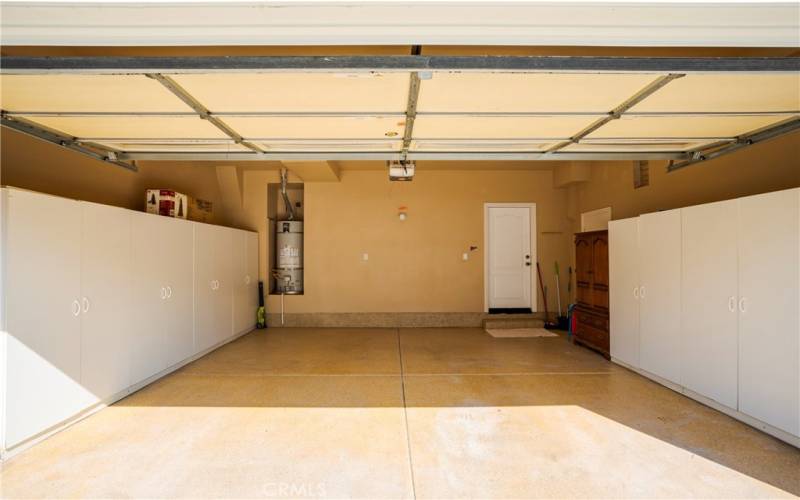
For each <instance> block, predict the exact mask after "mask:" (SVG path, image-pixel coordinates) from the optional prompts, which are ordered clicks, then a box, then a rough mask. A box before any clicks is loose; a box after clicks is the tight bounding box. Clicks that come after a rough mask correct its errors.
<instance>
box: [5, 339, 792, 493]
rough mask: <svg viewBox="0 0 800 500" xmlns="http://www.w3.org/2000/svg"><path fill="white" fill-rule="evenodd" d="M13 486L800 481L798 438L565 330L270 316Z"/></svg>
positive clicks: (417, 486) (486, 489)
mask: <svg viewBox="0 0 800 500" xmlns="http://www.w3.org/2000/svg"><path fill="white" fill-rule="evenodd" d="M0 484H1V486H0V488H1V489H0V493H2V495H3V496H5V497H46V496H50V497H129V496H136V497H240V498H241V497H263V496H267V497H305V498H311V497H338V498H341V497H361V498H399V497H405V498H410V497H414V496H416V497H417V498H453V497H473V498H474V497H504V498H521V497H726V498H732V497H780V496H789V495H788V494H787V493H786V492H791V493H794V494H800V450H798V449H795V448H793V447H791V446H789V445H787V444H784V443H782V442H780V441H778V440H776V439H773V438H771V437H769V436H767V435H765V434H762V433H761V432H759V431H756V430H754V429H752V428H750V427H748V426H746V425H744V424H741V423H739V422H737V421H735V420H733V419H731V418H729V417H727V416H725V415H723V414H721V413H719V412H717V411H715V410H712V409H710V408H707V407H705V406H703V405H701V404H699V403H696V402H694V401H692V400H689V399H687V398H685V397H683V396H681V395H679V394H676V393H674V392H672V391H670V390H668V389H666V388H663V387H661V386H659V385H657V384H655V383H653V382H650V381H648V380H646V379H644V378H642V377H640V376H638V375H636V374H633V373H631V372H629V371H627V370H625V369H623V368H620V367H618V366H615V365H613V364H611V363H608V362H606V361H605V360H604V359H603V358H601V357H600V356H597V355H595V354H593V353H591V352H590V351H587V350H585V349H582V348H578V347H575V346H572V345H570V344H569V343H568V342H567V341H566V340H565V339H564V338H562V337H559V338H523V339H496V338H492V337H490V336H489V335H488V334H486V333H484V332H483V331H482V330H479V329H402V330H396V329H278V328H273V329H269V330H266V331H258V332H254V333H251V334H249V335H247V336H245V337H242V338H241V339H239V340H237V341H236V342H233V343H231V344H229V345H227V346H225V347H223V348H221V349H219V350H217V351H215V352H214V353H212V354H210V355H208V356H206V357H204V358H202V359H200V360H198V361H196V362H194V363H192V364H190V365H188V366H186V367H184V368H183V369H181V370H179V371H178V372H176V373H174V374H172V375H170V376H168V377H166V378H164V379H162V380H160V381H158V382H156V383H155V384H153V385H151V386H149V387H147V388H145V389H143V390H141V391H139V392H138V393H136V394H133V395H131V396H130V397H128V398H126V399H124V400H123V401H120V402H119V403H117V404H116V405H114V406H112V407H110V408H107V409H105V410H103V411H101V412H99V413H97V414H95V415H93V416H91V417H89V418H87V419H86V420H83V421H82V422H80V423H78V424H77V425H75V426H73V427H71V428H69V429H67V430H65V431H64V432H61V433H59V434H57V435H55V436H53V437H51V438H50V439H48V440H46V441H44V442H43V443H41V444H39V445H37V446H35V447H34V448H32V449H30V450H28V451H26V452H23V453H21V454H20V455H18V456H16V457H14V458H12V459H11V460H10V461H8V462H7V463H5V464H4V465H3V468H2V476H0ZM776 487H777V488H781V489H782V490H784V491H781V489H777V488H776Z"/></svg>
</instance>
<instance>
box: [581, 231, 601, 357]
mask: <svg viewBox="0 0 800 500" xmlns="http://www.w3.org/2000/svg"><path fill="white" fill-rule="evenodd" d="M575 299H576V305H575V309H574V313H573V314H575V319H576V328H575V331H574V332H573V336H572V338H573V341H574V342H577V343H579V344H582V345H584V346H586V347H589V348H592V349H594V350H596V351H599V352H601V353H602V354H603V355H604V356H606V357H609V355H610V354H609V349H610V344H609V335H608V332H609V328H608V231H591V232H587V233H578V234H576V235H575Z"/></svg>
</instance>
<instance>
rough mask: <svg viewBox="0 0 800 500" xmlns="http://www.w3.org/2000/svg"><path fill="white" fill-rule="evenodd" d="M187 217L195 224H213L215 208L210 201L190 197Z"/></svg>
mask: <svg viewBox="0 0 800 500" xmlns="http://www.w3.org/2000/svg"><path fill="white" fill-rule="evenodd" d="M188 207H189V208H188V210H187V217H188V218H189V220H193V221H195V222H211V216H212V214H213V212H214V210H213V209H214V207H213V205H212V203H211V202H210V201H207V200H201V199H199V198H193V197H191V196H190V197H189V203H188Z"/></svg>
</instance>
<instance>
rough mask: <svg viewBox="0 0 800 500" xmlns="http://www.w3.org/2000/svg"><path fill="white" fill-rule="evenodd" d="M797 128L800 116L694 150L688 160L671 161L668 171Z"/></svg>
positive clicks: (798, 127) (718, 155) (725, 153)
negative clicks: (732, 139) (731, 139)
mask: <svg viewBox="0 0 800 500" xmlns="http://www.w3.org/2000/svg"><path fill="white" fill-rule="evenodd" d="M796 130H800V118H795V119H791V120H787V121H784V122H781V123H779V124H777V125H773V126H771V127H767V128H764V129H762V130H760V131H757V132H751V133H749V134H745V135H741V136H739V137H737V138H736V140H735V141H733V142H729V143H726V144H724V145H720V144H714V145H711V146H709V147H707V148H705V149H703V150H699V151H694V152H693V153H692V154H691V156H690V157H689V159H687V160H683V161H680V162H678V163H675V162H674V161H671V162H670V163H669V165H667V172H674V171H676V170H680V169H682V168H685V167H688V166H689V165H694V164H695V163H701V162H704V161H708V160H713V159H714V158H719V157H720V156H724V155H727V154H730V153H733V152H734V151H738V150H740V149H743V148H746V147H748V146H752V145H753V144H758V143H760V142H764V141H768V140H770V139H774V138H776V137H779V136H782V135H785V134H788V133H790V132H794V131H796ZM720 146H721V147H720Z"/></svg>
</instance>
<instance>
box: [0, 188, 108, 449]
mask: <svg viewBox="0 0 800 500" xmlns="http://www.w3.org/2000/svg"><path fill="white" fill-rule="evenodd" d="M4 195H5V196H6V197H7V198H6V209H7V211H6V214H5V217H6V231H7V232H6V240H5V243H4V253H5V257H6V283H5V286H6V288H5V290H6V294H5V301H6V330H7V339H8V340H7V345H6V357H7V363H6V366H5V367H4V368H5V369H6V374H5V380H6V401H5V410H6V420H5V440H6V443H5V444H6V446H7V447H10V446H14V445H16V444H18V443H20V442H21V441H24V440H25V439H28V438H30V437H33V436H34V435H36V434H38V433H40V432H42V431H45V430H46V429H48V428H49V427H52V426H53V425H56V424H58V423H60V422H61V421H63V420H65V419H67V418H69V417H71V416H73V415H74V414H76V413H77V412H79V411H80V410H82V409H83V408H85V407H86V406H88V405H89V404H91V401H92V395H91V393H90V392H89V391H88V390H86V389H85V388H84V387H83V386H82V385H81V305H80V292H81V207H80V204H79V203H78V202H77V201H73V200H68V199H64V198H57V197H54V196H47V195H42V194H37V193H31V192H27V191H20V190H15V189H8V190H4Z"/></svg>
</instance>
